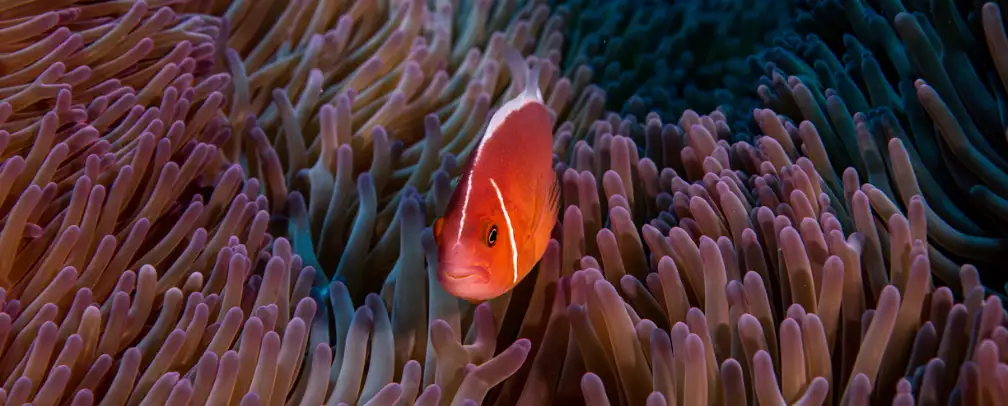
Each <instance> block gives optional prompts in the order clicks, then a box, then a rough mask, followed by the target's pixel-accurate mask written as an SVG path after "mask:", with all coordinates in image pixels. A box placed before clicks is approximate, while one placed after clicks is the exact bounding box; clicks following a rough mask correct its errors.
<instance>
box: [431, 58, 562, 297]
mask: <svg viewBox="0 0 1008 406" xmlns="http://www.w3.org/2000/svg"><path fill="white" fill-rule="evenodd" d="M504 59H505V60H506V61H507V64H508V67H509V69H510V70H511V74H512V81H513V82H514V78H522V77H524V78H526V80H525V86H524V89H523V90H522V91H521V92H519V94H518V96H517V97H515V98H514V99H512V100H509V101H508V102H506V103H505V104H504V105H503V106H501V107H500V109H499V110H498V111H497V112H496V113H494V115H493V116H492V117H491V118H490V123H489V125H488V126H487V129H486V132H485V134H484V135H483V138H482V139H481V140H480V143H479V145H478V146H477V147H476V148H475V150H474V151H473V153H472V155H471V156H470V159H469V161H468V162H467V164H466V166H465V167H464V168H463V171H462V174H461V177H460V179H459V181H458V184H457V186H456V187H455V190H454V191H453V192H452V197H451V200H450V201H449V203H448V206H447V208H446V210H445V214H444V216H443V217H441V218H439V219H438V220H437V221H436V222H435V224H434V236H435V239H436V241H437V245H438V262H439V263H438V280H439V281H440V282H441V286H442V287H444V289H445V290H446V291H447V292H448V293H450V294H452V295H454V296H456V297H459V298H462V299H465V300H467V301H470V302H480V301H484V300H488V299H492V298H495V297H497V296H500V295H502V294H504V293H506V292H508V291H509V290H511V289H513V288H514V287H515V285H517V284H518V282H520V281H521V280H522V279H523V278H524V277H525V276H526V275H528V273H529V272H530V271H531V270H532V268H533V267H534V266H535V264H536V263H537V262H539V259H540V258H541V257H542V256H543V253H545V251H546V245H547V244H548V243H549V240H550V232H551V231H552V230H553V227H554V225H555V224H556V221H557V210H558V207H559V196H560V193H559V182H558V181H557V175H556V172H555V171H554V170H553V129H552V127H553V124H552V121H553V120H552V119H551V117H550V111H549V109H548V108H547V107H546V105H545V104H544V103H543V99H542V94H541V91H540V90H539V85H538V76H539V70H538V68H537V67H535V68H533V69H531V70H530V69H529V68H528V65H527V64H526V63H525V61H524V59H522V58H521V55H520V54H518V52H517V51H515V50H514V49H508V50H506V51H505V52H504Z"/></svg>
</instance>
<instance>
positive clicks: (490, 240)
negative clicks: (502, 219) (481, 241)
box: [486, 224, 497, 248]
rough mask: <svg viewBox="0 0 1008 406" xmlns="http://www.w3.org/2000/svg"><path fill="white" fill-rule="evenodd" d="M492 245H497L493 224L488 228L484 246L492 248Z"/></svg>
mask: <svg viewBox="0 0 1008 406" xmlns="http://www.w3.org/2000/svg"><path fill="white" fill-rule="evenodd" d="M494 244H497V225H496V224H494V225H492V226H490V230H489V231H487V236H486V245H487V247H491V248H493V246H494Z"/></svg>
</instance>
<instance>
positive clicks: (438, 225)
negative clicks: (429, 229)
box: [433, 217, 444, 244]
mask: <svg viewBox="0 0 1008 406" xmlns="http://www.w3.org/2000/svg"><path fill="white" fill-rule="evenodd" d="M442 230H444V217H438V219H437V220H434V230H433V231H434V242H436V243H438V244H441V231H442Z"/></svg>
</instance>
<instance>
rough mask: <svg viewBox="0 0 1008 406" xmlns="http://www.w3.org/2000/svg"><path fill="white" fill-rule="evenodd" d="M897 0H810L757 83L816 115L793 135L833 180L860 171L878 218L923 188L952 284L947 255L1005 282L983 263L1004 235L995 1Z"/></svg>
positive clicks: (790, 108) (835, 183)
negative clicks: (879, 0)
mask: <svg viewBox="0 0 1008 406" xmlns="http://www.w3.org/2000/svg"><path fill="white" fill-rule="evenodd" d="M905 3H906V4H903V3H901V2H898V1H897V2H885V4H883V5H881V6H882V7H881V8H879V9H878V10H876V9H873V8H872V7H871V6H869V5H867V4H862V3H861V2H853V3H852V7H840V5H839V3H838V2H834V1H824V2H808V4H807V10H806V11H805V12H804V13H803V17H802V18H800V19H799V20H800V21H803V23H802V24H799V25H800V26H803V27H806V31H807V32H809V34H808V35H806V36H804V37H799V36H797V35H791V36H787V37H786V38H783V39H782V40H781V41H780V43H781V44H782V45H783V48H781V49H779V50H775V51H774V52H771V54H772V57H771V58H769V59H770V60H772V61H774V64H772V65H769V66H768V67H767V75H766V76H765V78H764V84H763V85H761V86H760V90H759V92H760V95H761V97H762V99H763V100H764V102H765V103H766V104H767V106H769V107H771V108H774V109H775V110H776V111H778V112H780V113H781V114H786V115H787V116H788V117H791V118H792V119H794V120H796V121H803V120H808V121H809V122H811V123H813V124H814V125H815V128H816V129H817V130H818V133H819V134H820V135H821V137H820V140H821V141H820V140H806V139H805V138H804V137H802V139H801V142H803V143H804V147H803V148H804V149H805V150H806V151H804V153H805V154H808V156H809V157H810V158H811V159H812V160H813V161H814V162H815V164H816V167H817V168H818V169H819V170H820V173H822V174H823V177H824V178H825V179H826V180H827V183H829V184H831V189H832V190H833V192H835V193H840V192H841V189H842V186H841V183H842V181H841V179H842V178H846V177H847V176H857V177H860V178H861V179H864V180H866V181H867V182H869V183H870V185H868V186H869V187H871V188H870V189H866V190H864V192H865V193H866V194H867V195H868V197H869V200H870V202H871V206H872V208H873V210H874V211H875V212H876V213H878V214H879V219H880V220H881V221H882V222H885V221H886V219H887V217H888V216H889V215H891V214H892V213H896V212H904V213H905V212H906V208H907V207H908V205H909V204H910V200H911V199H912V198H913V197H914V196H918V197H919V198H920V199H923V200H922V201H923V202H924V204H925V213H926V215H927V218H928V230H927V231H928V235H929V239H928V243H929V245H928V247H929V252H930V253H931V257H932V263H933V265H934V266H936V275H938V276H939V278H941V279H942V280H944V281H945V282H947V283H949V284H951V285H953V286H954V285H956V284H957V283H956V281H955V278H956V276H955V274H956V273H957V269H958V266H956V265H955V264H962V263H969V264H974V265H976V266H978V267H979V268H980V269H981V272H980V275H981V278H982V279H983V280H984V282H985V285H987V286H998V285H1001V284H1004V283H1005V282H1006V280H1008V278H1005V276H1004V275H1003V274H1001V273H998V272H994V271H991V272H986V271H983V270H984V269H987V268H988V267H991V268H992V269H993V268H996V266H997V265H996V264H997V263H998V261H999V258H1000V255H1001V253H1002V252H1003V251H1004V248H1006V247H1008V239H1006V238H1005V235H1004V233H1002V232H1000V230H1001V228H1002V226H1004V225H1005V220H1006V219H1008V217H1006V216H1005V213H1006V211H1005V207H1006V206H1005V205H1006V204H1008V202H1006V200H1005V199H1006V198H1008V189H1006V188H1005V187H1004V185H1005V184H1006V180H1008V178H1005V173H1006V171H1008V165H1006V164H1005V160H1004V158H1003V157H1004V155H1005V153H1006V152H1008V143H1006V141H1005V137H1004V134H1005V128H1006V125H1008V121H1006V119H1005V117H1006V115H1005V114H1004V111H1003V110H1004V109H1003V100H1004V99H1005V83H1002V82H1004V80H1005V75H999V74H998V73H999V72H1001V70H999V69H1000V68H1002V65H1003V63H1002V61H1001V58H1000V56H999V55H1000V54H1001V53H1002V52H1001V47H1002V46H1005V35H1006V34H1005V29H1004V24H1003V19H1002V17H1001V15H1002V12H1001V10H1000V8H999V6H998V5H997V4H996V3H993V2H990V3H986V4H984V2H975V3H974V4H973V5H971V6H963V7H961V8H960V7H957V6H955V5H954V4H952V3H951V2H944V1H936V2H931V3H927V2H923V3H921V2H905ZM838 11H839V13H837V12H838ZM841 54H842V55H843V56H842V57H839V56H837V55H841ZM789 75H790V76H789ZM791 133H792V137H793V138H797V137H795V135H798V134H796V133H797V132H796V131H791ZM848 172H849V173H848ZM886 239H888V237H885V236H883V238H882V241H883V243H884V240H886ZM996 290H997V291H1001V290H1002V289H1000V288H998V289H996Z"/></svg>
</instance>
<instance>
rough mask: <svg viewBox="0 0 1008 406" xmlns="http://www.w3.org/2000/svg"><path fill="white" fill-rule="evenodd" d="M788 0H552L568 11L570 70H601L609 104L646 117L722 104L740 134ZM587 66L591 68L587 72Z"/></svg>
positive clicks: (788, 16)
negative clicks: (767, 51)
mask: <svg viewBox="0 0 1008 406" xmlns="http://www.w3.org/2000/svg"><path fill="white" fill-rule="evenodd" d="M790 3H791V1H790V0H778V1H751V0H742V1H739V0H727V1H724V0H718V1H709V0H707V1H704V0H689V1H673V2H667V1H622V0H620V1H609V0H554V1H550V4H552V5H555V6H556V8H557V9H558V10H560V12H563V13H568V14H569V15H570V17H568V18H567V19H566V21H567V23H566V24H565V25H564V33H565V39H566V42H567V43H568V45H567V47H566V55H565V57H564V61H563V67H564V72H565V74H566V75H567V76H571V77H577V74H578V71H579V70H584V71H590V72H597V73H595V74H594V75H593V76H594V82H595V83H596V84H597V85H598V86H599V87H601V88H602V89H603V90H605V91H606V94H607V95H608V97H607V98H606V108H607V109H609V110H613V111H616V112H622V114H627V115H633V116H634V117H636V119H637V120H638V121H643V120H644V119H645V117H646V116H647V114H648V113H649V112H655V113H658V114H659V115H660V116H661V118H662V119H663V120H664V121H667V122H672V121H675V120H677V119H678V117H679V116H680V115H682V114H683V112H685V111H686V110H688V109H692V110H694V111H711V110H714V109H718V110H720V111H721V112H722V113H724V114H725V115H726V116H727V117H728V120H729V121H728V124H729V126H730V127H731V128H732V129H733V130H735V131H736V132H740V133H739V134H737V135H742V134H744V132H748V131H751V124H752V121H751V119H750V117H749V115H748V114H749V112H750V111H752V109H753V108H755V107H757V106H758V98H757V97H756V93H755V92H754V89H755V87H756V85H757V80H758V79H759V77H760V74H761V69H760V66H761V62H762V61H763V56H762V54H763V52H764V51H765V50H766V49H767V48H768V47H769V46H770V45H771V44H772V40H773V39H774V38H776V37H777V36H780V35H783V33H785V32H790V29H791V26H792V21H793V15H794V14H795V10H794V8H793V7H791V5H790ZM585 68H590V70H586V69H585Z"/></svg>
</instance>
